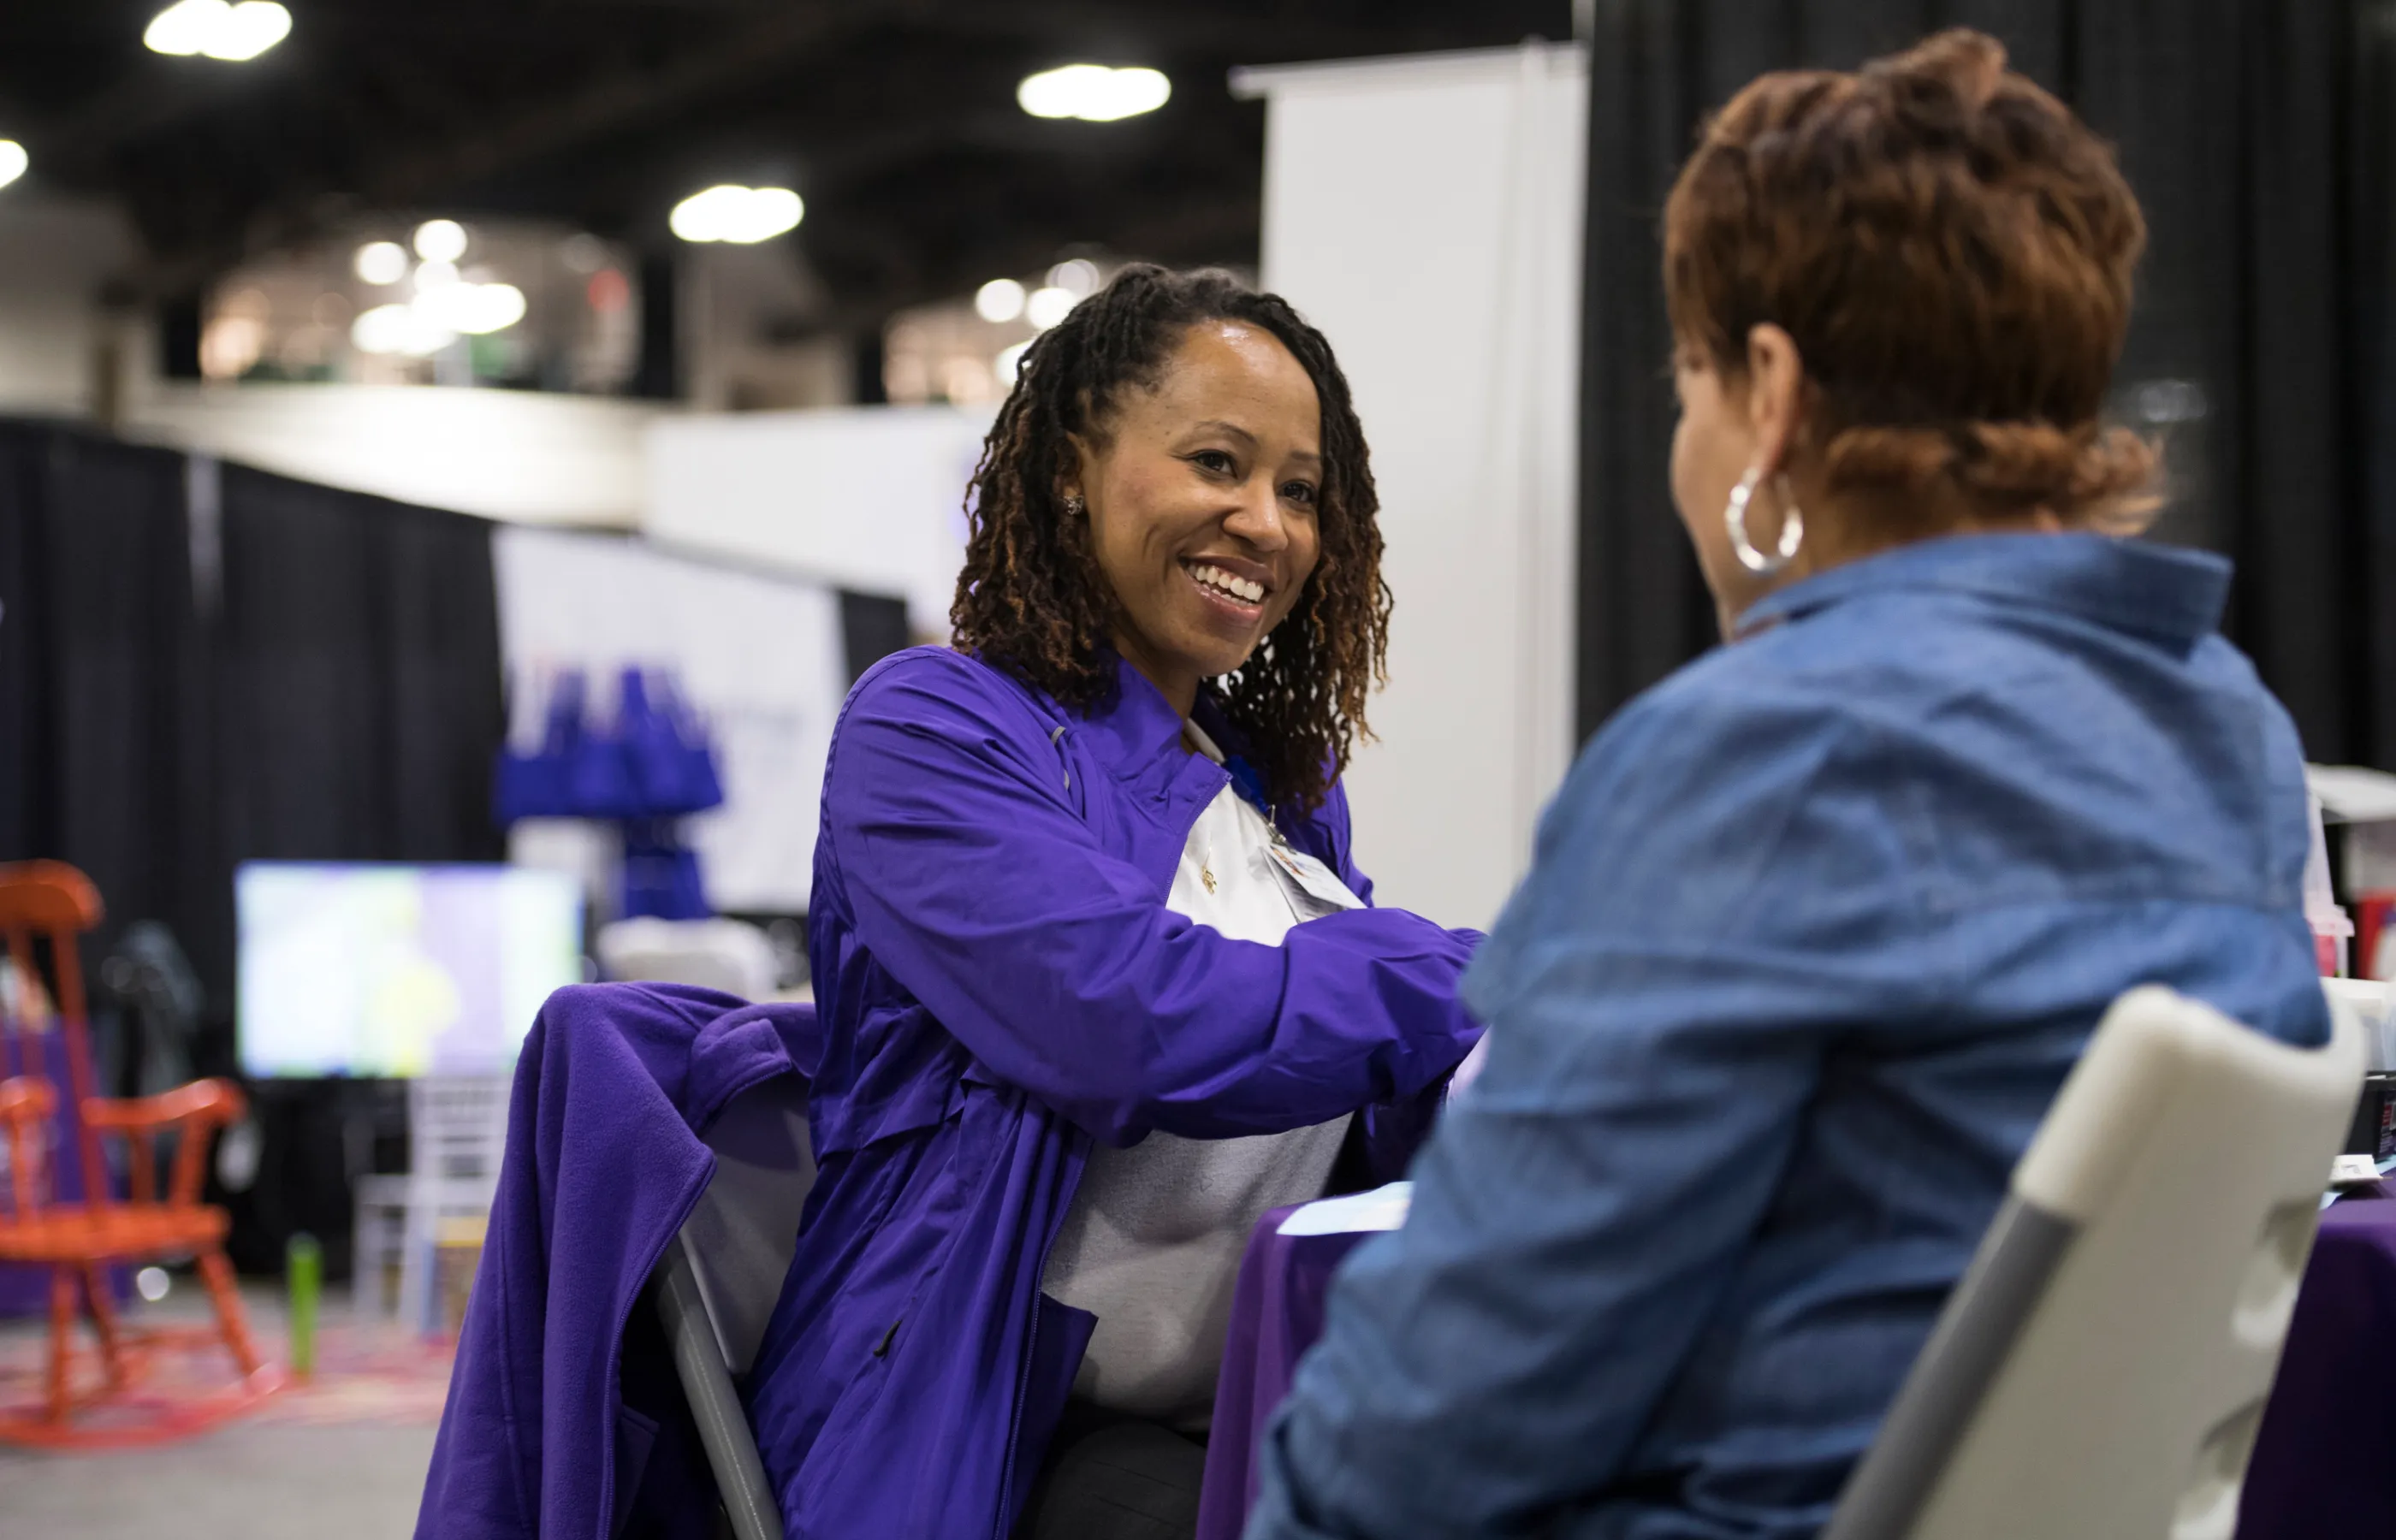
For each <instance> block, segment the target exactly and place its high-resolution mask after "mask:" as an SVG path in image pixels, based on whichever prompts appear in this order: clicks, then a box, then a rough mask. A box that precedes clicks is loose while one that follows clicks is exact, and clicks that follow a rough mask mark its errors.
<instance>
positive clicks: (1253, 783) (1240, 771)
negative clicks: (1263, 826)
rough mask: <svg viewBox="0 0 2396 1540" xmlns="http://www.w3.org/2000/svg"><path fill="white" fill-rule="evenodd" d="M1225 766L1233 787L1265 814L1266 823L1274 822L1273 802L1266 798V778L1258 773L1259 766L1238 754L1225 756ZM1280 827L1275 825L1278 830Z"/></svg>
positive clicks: (1252, 805)
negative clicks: (1229, 773)
mask: <svg viewBox="0 0 2396 1540" xmlns="http://www.w3.org/2000/svg"><path fill="white" fill-rule="evenodd" d="M1223 768H1224V769H1226V770H1228V771H1230V772H1231V789H1232V790H1235V791H1237V792H1238V793H1239V794H1240V795H1241V796H1243V797H1245V798H1246V799H1247V802H1248V804H1249V805H1250V806H1251V807H1254V808H1255V809H1256V810H1257V811H1258V812H1259V813H1261V814H1263V815H1264V816H1265V822H1266V823H1268V824H1271V823H1273V809H1272V803H1269V802H1267V801H1266V800H1265V778H1264V777H1262V776H1260V775H1258V774H1257V767H1256V766H1255V765H1253V764H1250V763H1248V762H1247V761H1246V760H1245V759H1243V758H1242V757H1241V756H1239V755H1238V754H1231V755H1227V756H1225V758H1224V760H1223ZM1279 827H1280V826H1279V825H1278V824H1275V825H1274V828H1275V830H1279Z"/></svg>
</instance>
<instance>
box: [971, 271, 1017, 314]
mask: <svg viewBox="0 0 2396 1540" xmlns="http://www.w3.org/2000/svg"><path fill="white" fill-rule="evenodd" d="M974 313H975V314H977V315H978V316H980V317H981V318H982V319H983V320H985V321H992V322H1005V321H1012V320H1014V319H1015V318H1016V317H1017V316H1018V315H1021V314H1022V313H1023V285H1021V284H1018V283H1017V282H1016V281H1015V280H1014V279H1012V278H993V279H992V280H991V281H990V282H989V283H987V284H984V285H982V286H981V287H979V288H978V289H976V290H974Z"/></svg>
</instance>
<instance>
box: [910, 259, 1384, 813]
mask: <svg viewBox="0 0 2396 1540" xmlns="http://www.w3.org/2000/svg"><path fill="white" fill-rule="evenodd" d="M974 489H975V492H976V499H975V505H974V508H973V511H972V516H973V536H972V539H971V541H970V542H969V543H968V545H967V548H966V552H965V573H964V576H963V577H962V578H960V579H959V581H958V585H957V602H956V607H955V609H954V610H953V612H952V615H951V620H952V624H953V625H954V628H955V631H956V638H957V644H958V645H959V646H960V647H962V648H965V649H966V650H968V651H973V652H976V653H978V654H979V655H980V656H981V657H984V658H985V659H987V660H989V661H991V662H992V663H995V664H997V665H999V666H1000V667H1002V668H1005V669H1006V670H1009V671H1011V672H1014V673H1016V674H1018V675H1020V676H1021V677H1022V678H1024V679H1026V680H1028V681H1029V682H1031V683H1032V684H1036V685H1038V686H1040V687H1041V688H1042V689H1044V690H1045V691H1047V692H1048V693H1049V694H1050V695H1053V696H1055V697H1057V698H1058V699H1059V700H1061V701H1064V702H1067V703H1068V704H1071V705H1073V706H1077V707H1087V706H1090V705H1093V704H1096V703H1097V702H1098V701H1099V700H1100V699H1101V698H1102V697H1104V696H1105V695H1106V694H1107V693H1108V692H1109V691H1110V689H1111V687H1112V684H1113V681H1114V667H1113V657H1111V656H1109V655H1110V654H1112V655H1114V656H1119V657H1122V658H1123V659H1124V660H1125V661H1127V662H1128V663H1130V664H1131V665H1132V667H1134V668H1135V669H1137V670H1139V672H1140V673H1141V674H1142V675H1143V676H1145V677H1146V678H1147V679H1148V681H1149V682H1150V683H1151V684H1154V685H1155V686H1156V687H1157V688H1158V689H1159V690H1160V691H1162V692H1163V693H1164V695H1165V698H1166V699H1167V700H1168V701H1170V702H1172V703H1173V705H1174V706H1175V708H1176V709H1177V710H1178V711H1180V712H1181V714H1182V715H1184V716H1187V715H1188V714H1189V713H1190V711H1191V708H1192V704H1193V702H1194V700H1195V699H1196V697H1197V695H1198V687H1199V684H1200V682H1201V681H1211V682H1214V691H1213V693H1214V694H1215V695H1216V697H1217V698H1218V701H1219V704H1220V706H1221V707H1222V709H1223V710H1225V711H1226V712H1228V713H1229V714H1230V715H1231V717H1232V718H1233V719H1234V720H1236V721H1237V722H1238V724H1239V725H1240V727H1241V728H1242V729H1243V731H1244V734H1245V737H1247V738H1248V739H1249V740H1250V741H1249V746H1248V747H1249V757H1250V759H1251V761H1252V763H1255V764H1256V766H1257V768H1258V772H1259V774H1260V777H1261V779H1262V780H1263V782H1264V784H1265V785H1266V787H1267V788H1268V789H1269V790H1270V791H1271V795H1272V797H1273V799H1274V800H1275V801H1276V802H1281V801H1289V802H1294V803H1297V804H1298V805H1299V806H1301V807H1310V808H1311V807H1312V806H1315V805H1317V804H1319V803H1320V802H1321V800H1322V798H1323V796H1324V793H1325V792H1326V791H1327V790H1328V789H1329V787H1330V786H1331V784H1332V783H1333V782H1334V781H1336V780H1337V779H1338V777H1339V775H1340V773H1341V772H1342V771H1344V770H1345V769H1346V768H1347V765H1348V757H1349V754H1350V751H1351V750H1352V748H1353V747H1354V744H1355V739H1356V737H1357V736H1358V735H1359V734H1362V733H1364V732H1365V731H1366V730H1367V728H1366V724H1365V720H1364V697H1365V694H1366V692H1367V691H1368V690H1369V689H1370V688H1371V687H1372V686H1373V685H1374V684H1377V683H1378V681H1379V679H1380V677H1381V673H1382V669H1383V666H1384V660H1385V657H1386V656H1387V652H1388V647H1389V633H1390V608H1391V604H1390V593H1389V590H1388V588H1387V587H1386V586H1385V585H1384V584H1383V583H1382V581H1381V534H1380V529H1379V527H1378V524H1377V523H1376V515H1377V514H1378V511H1379V509H1380V503H1379V499H1378V497H1377V496H1376V494H1375V492H1374V489H1373V472H1372V467H1371V462H1370V460H1369V458H1367V455H1366V451H1365V446H1364V428H1363V425H1362V424H1360V423H1359V422H1358V421H1357V419H1356V410H1355V407H1354V405H1352V404H1351V401H1350V399H1349V392H1348V380H1347V378H1346V377H1345V376H1344V375H1342V374H1341V373H1340V370H1339V365H1338V361H1337V360H1336V359H1335V358H1333V356H1332V354H1331V346H1330V344H1329V343H1328V342H1326V341H1324V338H1323V334H1322V333H1320V332H1318V331H1316V330H1315V329H1314V328H1313V327H1312V326H1310V325H1307V324H1306V323H1305V321H1303V320H1301V319H1300V318H1299V317H1298V313H1297V312H1295V311H1293V310H1291V309H1290V308H1289V306H1288V304H1287V303H1286V302H1285V301H1284V300H1283V299H1280V298H1279V297H1278V296H1275V295H1270V294H1258V293H1255V292H1253V291H1251V290H1248V289H1246V288H1245V287H1243V286H1242V285H1240V284H1239V282H1238V281H1237V280H1236V279H1234V278H1232V277H1231V275H1230V274H1228V273H1222V272H1195V273H1173V272H1166V271H1165V270H1164V269H1162V268H1156V267H1148V266H1138V267H1130V268H1126V269H1125V270H1124V271H1123V272H1121V273H1119V274H1117V275H1116V277H1115V280H1114V282H1113V283H1111V284H1110V285H1108V286H1107V287H1106V289H1105V290H1104V291H1102V292H1101V293H1099V294H1098V295H1095V296H1093V297H1092V298H1090V299H1086V300H1085V301H1083V302H1082V304H1081V305H1079V306H1078V307H1076V308H1075V309H1074V311H1073V312H1072V314H1071V315H1070V316H1068V317H1067V319H1066V321H1065V323H1064V324H1063V325H1059V326H1058V327H1056V328H1054V329H1053V330H1051V331H1048V332H1045V333H1043V334H1042V335H1041V337H1040V338H1039V339H1037V340H1036V341H1034V342H1033V344H1032V348H1031V350H1030V352H1027V353H1026V354H1025V355H1024V359H1023V365H1022V368H1021V371H1020V373H1019V375H1018V384H1017V389H1016V391H1015V392H1014V393H1013V394H1012V395H1011V396H1009V397H1008V399H1007V402H1006V405H1005V407H1004V408H1002V409H1001V411H1000V413H999V418H998V422H997V424H996V426H995V427H993V428H992V431H991V437H990V444H989V447H988V449H987V450H986V452H985V453H984V456H983V458H982V463H981V467H980V469H979V471H978V472H977V474H976V476H975V479H974ZM1202 569H1204V570H1202Z"/></svg>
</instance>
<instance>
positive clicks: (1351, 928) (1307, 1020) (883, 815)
mask: <svg viewBox="0 0 2396 1540" xmlns="http://www.w3.org/2000/svg"><path fill="white" fill-rule="evenodd" d="M970 667H971V665H968V664H965V662H964V661H963V660H962V659H960V660H958V661H957V662H956V663H955V664H953V665H949V664H944V663H942V662H940V661H938V660H936V659H932V658H927V659H926V660H925V662H923V663H922V664H919V665H916V666H913V667H910V668H906V669H896V670H889V671H886V672H884V673H881V674H878V675H876V676H874V677H873V678H872V679H871V680H870V681H869V682H868V683H867V684H865V685H863V686H861V687H860V688H859V692H858V694H857V696H856V697H854V698H852V700H851V701H850V704H849V707H848V710H847V712H846V714H845V719H844V722H843V724H842V726H841V729H840V731H839V733H838V734H837V736H836V737H835V739H834V742H833V747H832V759H831V763H830V764H829V766H828V767H827V770H826V774H825V781H824V807H825V819H824V838H825V839H826V840H828V841H830V842H831V843H832V854H833V858H834V861H835V862H836V863H837V866H838V869H839V870H840V872H841V875H842V881H843V883H844V887H845V892H846V895H847V897H848V900H849V904H850V906H851V908H852V909H853V910H854V912H855V914H856V922H857V930H858V934H859V937H860V939H862V940H863V941H864V942H865V944H866V945H867V946H868V947H869V948H871V949H872V952H873V954H874V956H875V957H876V959H877V960H879V961H880V962H881V963H882V964H883V966H884V967H885V968H886V969H887V970H888V971H889V973H890V974H891V976H893V977H895V978H896V979H898V980H899V983H901V984H903V985H904V986H905V987H906V988H907V989H909V990H910V991H911V992H912V993H913V994H914V995H915V997H916V998H917V999H918V1000H920V1001H922V1002H923V1003H924V1004H925V1006H926V1007H927V1008H929V1009H930V1011H931V1012H932V1014H933V1015H934V1016H937V1017H938V1019H939V1020H940V1022H941V1024H942V1025H944V1026H945V1027H947V1028H948V1029H949V1030H950V1031H951V1032H952V1033H953V1034H954V1035H955V1036H956V1037H957V1039H958V1040H959V1041H960V1042H963V1043H964V1044H965V1047H966V1049H967V1050H969V1051H970V1052H971V1053H972V1054H973V1055H975V1057H977V1058H978V1059H979V1060H980V1061H981V1062H982V1064H983V1065H984V1066H986V1067H987V1068H988V1069H990V1070H991V1071H992V1073H993V1074H994V1075H995V1076H996V1077H998V1078H999V1079H1000V1080H1002V1081H1004V1082H1006V1083H1009V1084H1012V1085H1016V1086H1019V1087H1021V1088H1022V1089H1024V1090H1025V1091H1027V1092H1029V1093H1030V1094H1031V1095H1033V1096H1035V1097H1037V1098H1038V1099H1039V1100H1041V1101H1042V1102H1044V1103H1045V1104H1047V1105H1048V1106H1050V1107H1053V1108H1055V1109H1057V1110H1058V1111H1059V1112H1061V1113H1063V1114H1064V1115H1065V1116H1066V1117H1068V1118H1070V1119H1072V1121H1073V1122H1075V1123H1077V1124H1079V1125H1080V1126H1081V1127H1083V1128H1085V1129H1086V1130H1088V1131H1089V1132H1090V1133H1091V1134H1092V1135H1095V1136H1096V1137H1098V1138H1099V1139H1102V1140H1104V1141H1106V1142H1108V1143H1110V1144H1117V1145H1122V1144H1129V1143H1131V1142H1133V1141H1135V1140H1137V1139H1138V1138H1140V1137H1142V1136H1143V1135H1146V1134H1147V1133H1148V1132H1149V1130H1151V1128H1162V1129H1165V1130H1166V1131H1167V1132H1169V1133H1174V1134H1178V1135H1184V1136H1188V1137H1196V1138H1222V1137H1231V1136H1235V1135H1250V1134H1269V1133H1279V1132H1282V1131H1285V1130H1287V1129H1292V1128H1301V1127H1306V1126H1308V1125H1311V1124H1313V1123H1318V1122H1327V1121H1328V1120H1330V1119H1332V1118H1336V1117H1338V1116H1340V1115H1341V1114H1343V1113H1347V1112H1352V1111H1354V1110H1356V1109H1358V1108H1361V1107H1364V1106H1366V1105H1367V1104H1371V1103H1377V1102H1391V1101H1393V1100H1398V1099H1401V1098H1408V1097H1413V1096H1415V1095H1418V1094H1419V1093H1420V1092H1422V1091H1423V1090H1424V1089H1425V1088H1426V1087H1429V1086H1431V1084H1433V1083H1434V1082H1437V1081H1438V1080H1439V1079H1440V1077H1442V1076H1444V1074H1446V1073H1447V1071H1448V1070H1449V1069H1453V1068H1454V1067H1455V1065H1456V1063H1457V1062H1458V1060H1459V1059H1461V1058H1462V1057H1463V1056H1464V1055H1465V1052H1466V1051H1467V1049H1469V1048H1470V1047H1471V1044H1472V1042H1473V1041H1474V1040H1475V1039H1476V1038H1478V1036H1479V1035H1480V1029H1479V1027H1478V1026H1477V1025H1476V1024H1475V1023H1474V1022H1473V1021H1472V1019H1471V1016H1468V1015H1467V1014H1466V1012H1465V1010H1464V1007H1463V1005H1462V1004H1461V1003H1460V1002H1458V999H1457V992H1456V986H1457V980H1458V976H1460V975H1461V973H1462V972H1463V969H1464V966H1465V964H1466V963H1468V962H1469V961H1470V959H1471V948H1472V938H1471V936H1469V935H1465V934H1458V933H1452V932H1449V931H1446V930H1444V929H1442V928H1441V927H1439V926H1438V925H1436V924H1433V923H1431V922H1430V921H1428V920H1424V919H1422V918H1420V917H1419V916H1417V915H1413V914H1409V913H1406V912H1404V911H1403V910H1398V909H1356V910H1350V911H1347V912H1343V913H1339V914H1334V915H1329V916H1325V917H1324V918H1322V919H1319V920H1314V921H1310V922H1308V923H1305V924H1302V925H1299V926H1298V927H1296V928H1295V929H1293V930H1291V931H1290V932H1289V934H1288V936H1286V937H1285V940H1284V942H1283V944H1282V945H1281V946H1279V947H1269V946H1260V945H1258V944H1256V943H1253V942H1246V941H1235V940H1231V939H1230V938H1228V937H1225V936H1222V935H1220V934H1219V933H1218V932H1216V931H1214V930H1212V929H1211V928H1208V927H1206V926H1203V925H1199V924H1195V923H1191V921H1189V920H1187V919H1185V918H1183V917H1182V916H1180V915H1178V914H1176V913H1174V912H1173V911H1172V910H1171V909H1167V908H1166V907H1165V902H1164V899H1163V896H1162V895H1160V894H1159V893H1158V892H1157V890H1156V885H1155V883H1154V882H1153V880H1152V879H1151V878H1150V877H1148V876H1146V875H1144V874H1143V873H1142V872H1141V871H1139V870H1138V869H1136V868H1135V867H1133V866H1132V865H1131V864H1130V863H1129V862H1127V861H1125V860H1124V859H1122V858H1120V857H1118V856H1113V855H1111V854H1110V853H1108V852H1107V851H1105V850H1103V849H1101V848H1100V847H1099V844H1098V841H1097V840H1096V839H1095V838H1094V837H1093V835H1092V833H1091V830H1090V829H1089V827H1088V826H1087V825H1086V824H1085V821H1084V820H1083V818H1082V817H1081V816H1079V815H1078V814H1077V813H1076V812H1075V811H1074V809H1073V808H1072V806H1071V805H1070V804H1069V803H1067V802H1066V801H1065V800H1064V797H1063V795H1062V794H1061V792H1060V790H1058V788H1059V779H1058V776H1057V775H1056V772H1055V756H1054V751H1053V750H1051V749H1050V748H1049V747H1048V745H1047V744H1046V743H1045V742H1044V741H1042V740H1041V739H1040V737H1039V735H1038V732H1037V724H1036V722H1034V721H1032V720H1031V719H1029V718H1028V717H1027V718H1026V720H1023V721H1017V720H1015V717H1016V715H1017V713H1015V712H1014V711H1013V710H1010V709H1009V707H1008V706H1007V705H1006V704H1002V703H1000V702H998V701H996V700H993V699H992V698H991V697H989V696H988V695H987V693H986V692H985V691H983V690H981V689H978V688H976V687H975V682H974V681H973V680H972V679H971V678H970V676H969V675H966V674H965V672H964V671H963V670H965V669H968V668H970ZM952 669H954V670H957V671H955V672H952V671H951V670H952ZM1044 762H1045V763H1044ZM1092 794H1098V793H1097V791H1096V790H1095V789H1094V790H1093V793H1092Z"/></svg>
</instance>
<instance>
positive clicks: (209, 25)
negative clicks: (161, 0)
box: [141, 0, 291, 64]
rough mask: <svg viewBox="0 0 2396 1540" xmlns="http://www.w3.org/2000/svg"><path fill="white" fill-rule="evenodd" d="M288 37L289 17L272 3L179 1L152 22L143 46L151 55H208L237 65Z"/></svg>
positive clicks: (264, 0) (261, 0)
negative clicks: (234, 3)
mask: <svg viewBox="0 0 2396 1540" xmlns="http://www.w3.org/2000/svg"><path fill="white" fill-rule="evenodd" d="M290 33H291V13H290V12H289V11H287V10H285V9H284V8H283V7H281V6H278V5H276V4H275V3H274V0H242V3H241V4H240V5H238V6H235V5H229V4H227V0H180V4H177V5H173V6H169V7H166V9H165V10H162V11H160V12H159V13H158V14H157V15H156V16H153V17H152V18H151V19H150V25H149V27H148V29H147V30H145V31H144V32H143V33H141V42H142V45H143V46H145V47H147V48H149V50H150V51H151V52H152V53H162V54H180V55H186V56H188V55H191V54H206V56H207V57H208V58H210V59H221V60H226V61H227V62H229V63H235V64H237V63H240V62H242V61H243V60H250V59H256V58H257V57H258V56H259V55H260V54H262V53H264V52H265V51H266V50H267V49H269V48H271V47H273V46H274V45H276V44H277V43H280V42H282V41H283V40H284V38H286V37H287V36H289V35H290Z"/></svg>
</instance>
